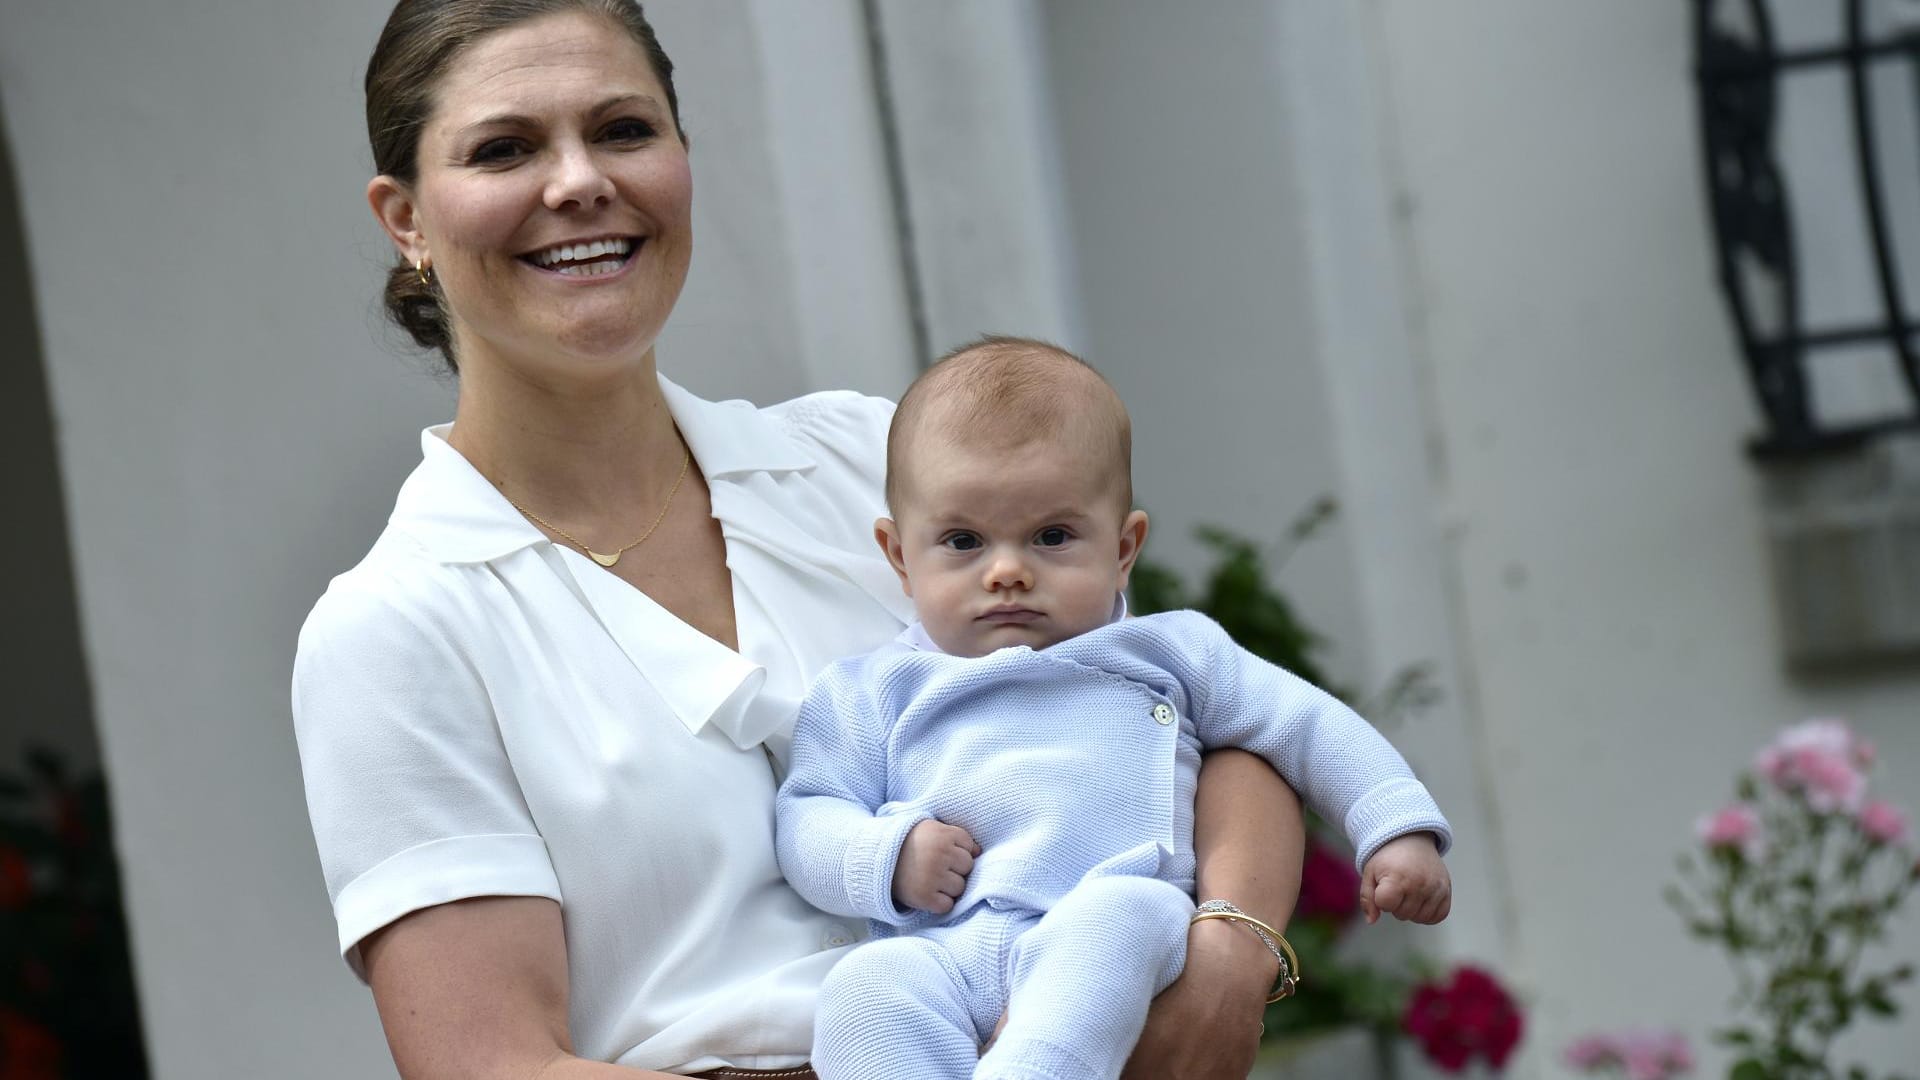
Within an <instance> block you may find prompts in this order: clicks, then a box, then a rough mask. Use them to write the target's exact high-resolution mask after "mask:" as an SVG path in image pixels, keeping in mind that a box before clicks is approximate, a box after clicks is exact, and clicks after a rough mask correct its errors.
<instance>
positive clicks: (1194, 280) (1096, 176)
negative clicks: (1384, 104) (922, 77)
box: [1044, 0, 1363, 681]
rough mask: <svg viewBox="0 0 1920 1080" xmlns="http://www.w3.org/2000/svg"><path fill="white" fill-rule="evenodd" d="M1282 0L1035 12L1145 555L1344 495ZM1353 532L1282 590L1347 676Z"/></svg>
mask: <svg viewBox="0 0 1920 1080" xmlns="http://www.w3.org/2000/svg"><path fill="white" fill-rule="evenodd" d="M1276 7H1277V5H1276V4H1274V3H1270V2H1260V3H1245V2H1241V3H1231V4H1189V5H1175V4H1166V3H1161V2H1157V0H1049V2H1048V3H1046V4H1045V5H1044V13H1045V17H1046V23H1045V28H1046V47H1047V56H1048V58H1049V62H1050V64H1051V70H1052V85H1053V91H1054V95H1055V98H1056V100H1057V101H1058V103H1059V104H1058V107H1059V110H1060V112H1059V120H1058V123H1057V130H1058V131H1059V133H1060V140H1061V151H1060V152H1061V158H1062V160H1063V162H1064V176H1065V183H1066V189H1067V194H1066V200H1065V201H1066V204H1067V207H1068V213H1069V216H1070V222H1071V227H1072V230H1071V237H1072V244H1073V263H1074V265H1075V266H1076V267H1077V271H1078V281H1079V284H1080V303H1081V311H1082V312H1083V315H1084V319H1085V325H1086V342H1085V344H1086V355H1087V358H1088V359H1089V360H1091V361H1092V362H1093V364H1094V365H1095V366H1096V367H1098V368H1100V370H1101V371H1103V372H1105V373H1106V374H1107V376H1108V377H1109V378H1110V379H1111V380H1112V381H1113V383H1114V385H1115V387H1116V388H1118V389H1119V391H1120V393H1121V396H1122V397H1124V398H1125V399H1126V401H1127V404H1128V407H1129V409H1130V410H1131V412H1132V413H1133V418H1134V490H1135V493H1136V497H1137V498H1138V500H1139V501H1140V504H1141V505H1142V506H1143V507H1145V508H1146V509H1147V511H1148V512H1149V513H1150V514H1151V515H1152V516H1153V535H1152V537H1151V538H1150V540H1149V542H1148V556H1149V557H1150V558H1154V559H1157V560H1162V561H1165V562H1169V563H1171V564H1172V565H1174V566H1176V567H1179V568H1182V569H1188V570H1192V569H1197V568H1198V567H1200V566H1201V565H1203V564H1204V563H1205V561H1206V556H1205V553H1204V552H1203V550H1202V549H1201V548H1200V547H1199V545H1198V544H1197V543H1196V542H1195V541H1194V540H1193V538H1192V528H1193V526H1194V525H1195V524H1196V523H1213V524H1220V525H1225V526H1228V527H1230V528H1232V529H1234V530H1236V531H1238V532H1241V533H1243V534H1245V535H1248V536H1253V537H1276V538H1277V537H1279V536H1280V535H1281V534H1282V532H1283V531H1284V530H1285V528H1286V526H1287V524H1288V523H1289V522H1291V521H1292V519H1293V518H1294V516H1295V515H1296V514H1298V513H1299V512H1300V511H1302V510H1303V509H1305V508H1306V507H1307V506H1308V505H1309V504H1310V503H1312V502H1313V501H1314V500H1315V499H1316V498H1318V497H1319V496H1321V495H1326V494H1334V493H1337V491H1338V487H1339V477H1338V474H1337V461H1336V458H1335V453H1334V450H1333V442H1332V438H1331V432H1330V427H1329V421H1328V418H1327V391H1326V387H1325V382H1324V380H1323V379H1322V377H1321V374H1320V371H1319V367H1318V362H1317V358H1316V355H1315V351H1314V349H1315V340H1316V338H1315V332H1314V328H1313V314H1312V311H1311V305H1310V303H1309V299H1308V298H1309V295H1310V289H1309V285H1308V270H1307V263H1306V246H1305V233H1304V222H1303V218H1302V215H1301V202H1300V195H1299V192H1298V190H1297V189H1296V186H1295V184H1294V174H1293V170H1292V168H1291V162H1290V160H1289V157H1288V155H1289V153H1290V146H1289V139H1290V135H1289V128H1288V119H1287V117H1286V115H1285V111H1284V102H1285V90H1284V87H1283V84H1282V79H1281V77H1280V73H1279V71H1278V69H1277V66H1276V65H1275V64H1274V62H1273V60H1274V44H1273V43H1274V40H1275V35H1276V19H1277V12H1276ZM1343 529H1344V525H1343V524H1341V523H1339V522H1336V523H1335V525H1334V526H1333V527H1332V528H1330V529H1329V530H1327V533H1326V534H1325V535H1324V536H1323V537H1321V538H1320V539H1319V540H1318V541H1316V542H1314V543H1312V544H1309V545H1307V546H1306V547H1305V548H1303V549H1302V550H1300V551H1299V552H1298V554H1297V555H1296V556H1295V557H1294V561H1293V562H1292V563H1291V564H1290V565H1289V566H1288V567H1287V569H1286V575H1285V579H1284V580H1285V584H1286V587H1287V589H1288V591H1289V593H1290V594H1291V595H1292V596H1294V597H1296V598H1297V599H1298V600H1299V602H1300V604H1301V606H1302V608H1303V611H1304V613H1305V615H1306V617H1307V618H1308V619H1309V621H1310V622H1311V623H1312V624H1313V625H1314V626H1315V627H1316V628H1318V629H1320V630H1322V631H1324V632H1325V633H1326V634H1327V635H1328V636H1329V637H1330V638H1331V639H1332V641H1333V642H1334V643H1335V648H1334V649H1333V650H1332V651H1331V653H1330V654H1329V656H1328V658H1327V659H1328V662H1329V666H1330V667H1331V669H1332V670H1333V671H1334V672H1336V673H1337V674H1338V675H1339V676H1340V677H1341V678H1343V679H1352V680H1356V681H1357V680H1358V679H1359V678H1360V677H1361V676H1362V674H1363V673H1362V672H1361V671H1360V667H1361V665H1360V663H1359V662H1358V654H1357V652H1356V651H1355V646H1356V641H1357V639H1358V638H1359V637H1360V635H1361V630H1360V624H1359V621H1358V619H1357V617H1356V610H1355V606H1354V598H1353V588H1354V566H1353V564H1352V561H1351V559H1350V557H1349V549H1348V546H1347V544H1346V543H1345V541H1344V540H1342V539H1341V538H1340V536H1341V532H1342V530H1343Z"/></svg>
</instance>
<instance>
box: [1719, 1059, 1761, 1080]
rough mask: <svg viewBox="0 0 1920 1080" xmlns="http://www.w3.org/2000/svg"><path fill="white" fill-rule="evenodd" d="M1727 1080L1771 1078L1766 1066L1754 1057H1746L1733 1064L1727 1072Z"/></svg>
mask: <svg viewBox="0 0 1920 1080" xmlns="http://www.w3.org/2000/svg"><path fill="white" fill-rule="evenodd" d="M1727 1080H1771V1078H1770V1077H1769V1076H1768V1075H1767V1068H1766V1066H1764V1065H1762V1064H1760V1062H1759V1061H1758V1060H1757V1059H1755V1058H1747V1059H1745V1060H1743V1061H1739V1062H1736V1063H1735V1064H1734V1066H1733V1069H1732V1071H1730V1072H1728V1073H1727Z"/></svg>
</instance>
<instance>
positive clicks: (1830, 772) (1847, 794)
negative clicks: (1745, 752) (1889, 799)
mask: <svg viewBox="0 0 1920 1080" xmlns="http://www.w3.org/2000/svg"><path fill="white" fill-rule="evenodd" d="M1873 758H1874V749H1873V745H1872V744H1871V743H1869V742H1867V741H1865V740H1863V739H1859V738H1856V737H1855V736H1854V734H1853V731H1852V729H1850V728H1848V727H1847V725H1846V724H1845V723H1844V722H1843V721H1840V720H1830V719H1818V720H1807V721H1804V722H1802V723H1798V724H1795V725H1793V726H1792V727H1789V728H1787V729H1786V730H1784V731H1782V732H1780V734H1779V735H1777V736H1775V737H1774V740H1773V741H1772V742H1771V743H1768V744H1767V745H1766V746H1765V747H1763V748H1762V749H1761V751H1760V753H1759V754H1758V755H1757V756H1756V757H1755V758H1754V761H1753V766H1754V770H1755V771H1756V772H1758V773H1759V774H1760V775H1761V776H1762V777H1764V778H1766V779H1767V780H1768V781H1769V782H1771V783H1772V784H1773V785H1774V786H1775V787H1778V788H1779V789H1780V790H1782V791H1787V792H1797V793H1799V794H1800V795H1801V796H1802V797H1804V798H1805V799H1806V800H1807V805H1808V806H1810V807H1812V808H1813V809H1814V810H1816V811H1818V812H1820V813H1825V814H1830V813H1833V812H1835V811H1838V810H1845V811H1848V812H1854V811H1857V810H1859V809H1860V804H1861V802H1862V801H1863V800H1865V798H1866V794H1867V777H1866V774H1865V773H1864V772H1862V771H1861V770H1862V769H1864V768H1865V767H1866V766H1867V765H1869V764H1871V763H1872V761H1873Z"/></svg>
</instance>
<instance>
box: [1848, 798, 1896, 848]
mask: <svg viewBox="0 0 1920 1080" xmlns="http://www.w3.org/2000/svg"><path fill="white" fill-rule="evenodd" d="M1854 820H1855V821H1857V822H1858V823H1859V825H1860V831H1861V832H1863V833H1866V834H1867V839H1869V840H1871V841H1873V842H1874V843H1876V844H1903V843H1905V842H1906V840H1907V815H1906V812H1905V811H1903V810H1901V809H1900V808H1899V807H1897V806H1895V805H1893V804H1892V803H1890V802H1887V801H1885V800H1883V799H1875V800H1874V801H1872V802H1870V803H1868V804H1867V805H1866V806H1864V807H1862V808H1861V810H1860V816H1859V817H1857V818H1855V819H1854Z"/></svg>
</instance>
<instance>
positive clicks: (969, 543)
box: [941, 533, 980, 551]
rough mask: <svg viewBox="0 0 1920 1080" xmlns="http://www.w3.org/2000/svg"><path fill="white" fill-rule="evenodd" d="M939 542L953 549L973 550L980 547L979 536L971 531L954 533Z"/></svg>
mask: <svg viewBox="0 0 1920 1080" xmlns="http://www.w3.org/2000/svg"><path fill="white" fill-rule="evenodd" d="M941 543H943V544H945V545H946V546H947V547H950V548H952V549H953V550H955V551H974V550H977V549H978V548H979V547H980V538H979V537H977V536H975V535H973V534H972V533H954V534H953V535H952V536H949V537H947V538H946V539H945V540H942V541H941Z"/></svg>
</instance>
